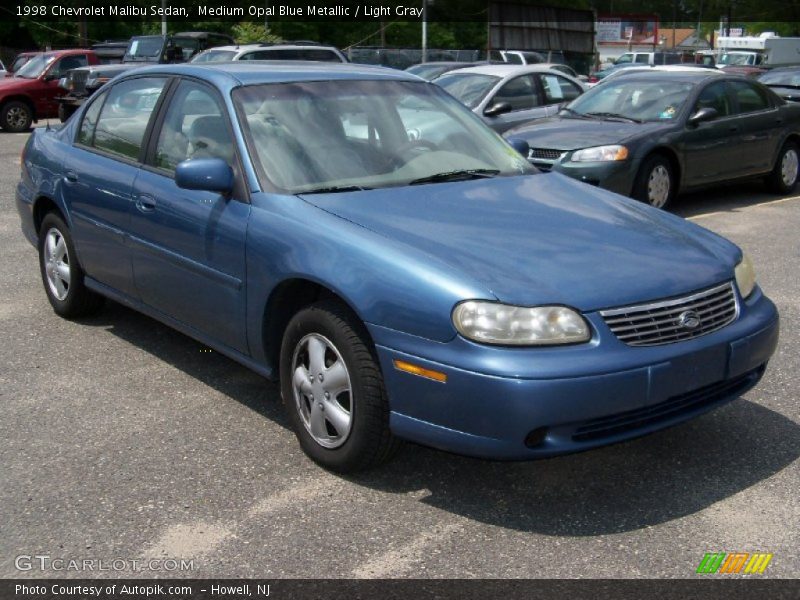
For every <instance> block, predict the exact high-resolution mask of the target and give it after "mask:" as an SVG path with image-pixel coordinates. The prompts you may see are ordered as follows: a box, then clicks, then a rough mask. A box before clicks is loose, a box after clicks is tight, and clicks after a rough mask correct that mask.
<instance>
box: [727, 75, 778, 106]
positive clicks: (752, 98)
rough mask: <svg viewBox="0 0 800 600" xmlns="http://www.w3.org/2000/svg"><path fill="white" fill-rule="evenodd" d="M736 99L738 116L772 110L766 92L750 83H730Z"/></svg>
mask: <svg viewBox="0 0 800 600" xmlns="http://www.w3.org/2000/svg"><path fill="white" fill-rule="evenodd" d="M728 85H730V86H731V91H732V92H733V95H734V96H735V97H736V105H737V110H736V113H737V114H742V113H750V112H757V111H759V110H767V109H768V108H770V102H769V98H767V95H766V94H765V93H764V90H762V89H761V88H759V87H758V86H757V85H754V84H752V83H750V82H749V81H731V82H729V83H728Z"/></svg>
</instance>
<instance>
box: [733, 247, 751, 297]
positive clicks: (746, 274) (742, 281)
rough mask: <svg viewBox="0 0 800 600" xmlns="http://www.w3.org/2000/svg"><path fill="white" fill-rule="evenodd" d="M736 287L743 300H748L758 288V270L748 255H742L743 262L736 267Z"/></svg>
mask: <svg viewBox="0 0 800 600" xmlns="http://www.w3.org/2000/svg"><path fill="white" fill-rule="evenodd" d="M735 272H736V285H737V286H738V287H739V293H740V294H741V295H742V298H747V297H748V296H749V295H750V294H752V293H753V289H754V288H755V287H756V270H755V268H753V263H752V261H751V260H750V257H749V256H747V254H743V255H742V260H741V261H740V262H739V264H738V265H736V271H735Z"/></svg>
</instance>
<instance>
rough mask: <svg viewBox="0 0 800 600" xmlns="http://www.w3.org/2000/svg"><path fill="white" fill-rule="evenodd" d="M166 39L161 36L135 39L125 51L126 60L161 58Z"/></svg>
mask: <svg viewBox="0 0 800 600" xmlns="http://www.w3.org/2000/svg"><path fill="white" fill-rule="evenodd" d="M163 48H164V38H163V37H161V36H160V35H156V36H149V37H139V38H133V39H132V40H131V43H130V45H129V46H128V49H127V50H126V51H125V60H152V59H158V58H159V57H160V56H161V50H162V49H163Z"/></svg>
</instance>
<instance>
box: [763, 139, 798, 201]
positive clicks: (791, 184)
mask: <svg viewBox="0 0 800 600" xmlns="http://www.w3.org/2000/svg"><path fill="white" fill-rule="evenodd" d="M798 171H800V151H798V148H797V144H795V143H794V142H786V143H785V144H784V145H783V148H781V151H780V153H779V154H778V160H777V161H775V166H774V167H773V169H772V172H771V173H770V174H769V175H768V176H767V186H768V187H769V189H770V190H771V191H773V192H775V193H776V194H788V193H789V192H791V191H792V190H793V189H794V188H795V185H797V176H798Z"/></svg>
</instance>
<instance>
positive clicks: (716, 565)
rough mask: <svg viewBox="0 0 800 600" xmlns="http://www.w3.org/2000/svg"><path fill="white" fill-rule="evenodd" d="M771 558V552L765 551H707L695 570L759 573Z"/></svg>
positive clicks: (704, 571) (702, 571)
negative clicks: (751, 552)
mask: <svg viewBox="0 0 800 600" xmlns="http://www.w3.org/2000/svg"><path fill="white" fill-rule="evenodd" d="M771 560H772V554H768V553H766V552H754V553H753V554H750V553H749V552H732V553H726V552H707V553H706V555H705V556H704V557H703V560H701V561H700V566H698V567H697V572H698V573H745V574H756V573H758V574H761V573H763V572H764V571H766V570H767V565H769V563H770V561H771Z"/></svg>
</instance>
